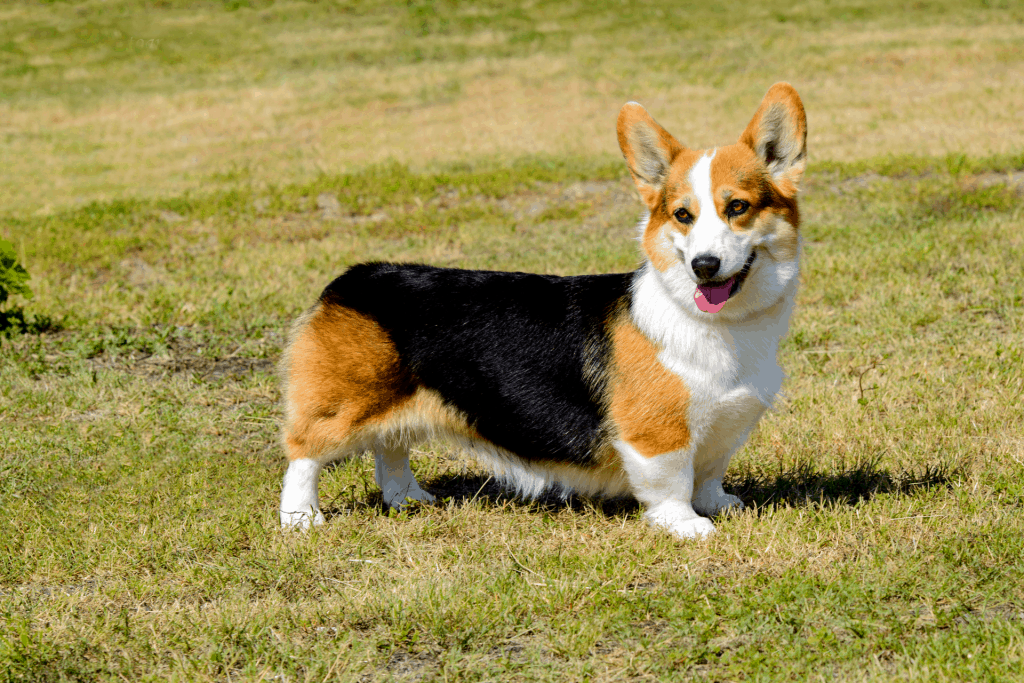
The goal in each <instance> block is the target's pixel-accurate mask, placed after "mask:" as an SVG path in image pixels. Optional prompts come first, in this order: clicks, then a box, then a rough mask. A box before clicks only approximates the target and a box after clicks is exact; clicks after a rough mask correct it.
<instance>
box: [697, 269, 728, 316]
mask: <svg viewBox="0 0 1024 683" xmlns="http://www.w3.org/2000/svg"><path fill="white" fill-rule="evenodd" d="M735 280H736V278H735V277H731V278H729V279H728V280H726V281H725V282H723V283H722V284H720V285H715V286H714V287H709V286H708V285H697V291H696V292H694V293H693V301H694V303H696V304H697V308H699V309H700V310H702V311H704V312H705V313H718V312H719V311H720V310H722V306H725V302H726V301H728V300H729V290H731V289H732V283H733V282H734V281H735Z"/></svg>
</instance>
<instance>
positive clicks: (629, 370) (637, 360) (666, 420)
mask: <svg viewBox="0 0 1024 683" xmlns="http://www.w3.org/2000/svg"><path fill="white" fill-rule="evenodd" d="M612 349H613V352H612V354H613V367H612V373H611V374H612V376H611V382H610V388H611V401H610V404H609V412H610V414H611V417H612V420H613V421H614V422H615V425H616V427H617V428H618V438H620V439H622V440H623V441H625V442H626V443H628V444H629V445H630V446H632V447H633V448H635V449H636V451H637V452H638V453H640V454H641V455H643V456H644V457H648V458H650V457H654V456H656V455H661V454H662V453H668V452H671V451H675V450H679V449H680V448H686V446H687V445H689V443H690V428H689V425H688V424H687V409H688V406H689V402H690V392H689V391H688V390H687V388H686V385H685V384H684V383H683V381H682V380H681V379H680V378H679V377H678V376H677V375H675V374H673V373H671V372H670V371H669V370H667V369H666V368H665V366H663V365H662V364H661V362H660V361H658V347H657V346H655V345H654V344H653V343H652V342H651V341H650V340H649V339H648V338H647V337H645V336H644V335H643V334H642V333H641V332H640V330H638V329H637V328H636V326H635V325H633V323H632V321H630V320H629V318H628V316H627V315H621V317H620V318H619V319H618V320H616V321H615V322H613V324H612Z"/></svg>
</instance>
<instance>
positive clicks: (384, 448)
mask: <svg viewBox="0 0 1024 683" xmlns="http://www.w3.org/2000/svg"><path fill="white" fill-rule="evenodd" d="M374 458H375V461H374V467H373V475H374V479H376V480H377V485H378V486H380V490H381V493H382V494H383V495H384V504H385V505H388V506H389V507H393V508H395V509H397V510H401V509H402V507H403V506H404V505H405V502H406V501H407V500H419V501H422V502H424V503H432V502H434V496H432V495H430V494H429V493H427V492H426V491H424V490H423V489H421V488H420V485H419V482H417V481H416V477H414V476H413V474H412V470H411V469H410V468H409V447H408V446H406V445H405V444H397V445H395V444H387V443H385V442H383V441H380V442H378V443H377V445H376V446H375V447H374Z"/></svg>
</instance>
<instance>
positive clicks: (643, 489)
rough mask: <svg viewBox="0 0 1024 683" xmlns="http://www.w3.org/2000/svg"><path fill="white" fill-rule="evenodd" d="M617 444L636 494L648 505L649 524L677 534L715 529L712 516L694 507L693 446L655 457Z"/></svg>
mask: <svg viewBox="0 0 1024 683" xmlns="http://www.w3.org/2000/svg"><path fill="white" fill-rule="evenodd" d="M615 448H616V450H618V452H619V455H620V457H621V458H622V464H623V468H624V469H625V470H626V476H627V477H628V478H629V484H630V487H631V488H632V490H633V495H634V496H635V497H636V499H637V500H639V501H640V502H641V503H643V504H644V506H645V507H646V508H647V511H646V512H645V513H644V518H645V519H646V520H647V523H648V524H650V525H651V526H654V527H658V528H661V529H665V530H667V531H668V532H669V533H671V534H673V535H674V536H676V537H677V538H701V537H703V536H707V535H708V534H710V533H712V532H714V530H715V525H714V524H712V523H711V520H710V519H708V518H707V517H701V516H700V515H698V514H697V512H696V511H695V510H694V509H693V502H692V499H693V455H694V449H693V448H692V447H691V448H684V449H680V450H678V451H672V452H669V453H663V454H661V455H655V456H653V457H647V456H644V455H641V454H640V453H639V452H638V451H637V450H636V449H635V448H633V447H632V446H630V445H629V444H628V443H626V442H624V441H618V442H616V444H615Z"/></svg>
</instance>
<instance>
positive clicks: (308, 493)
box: [281, 458, 324, 529]
mask: <svg viewBox="0 0 1024 683" xmlns="http://www.w3.org/2000/svg"><path fill="white" fill-rule="evenodd" d="M322 468H323V466H322V465H321V464H320V463H319V462H318V461H316V460H314V459H313V458H301V459H299V460H292V461H291V462H290V463H288V469H287V471H286V472H285V473H284V483H283V485H282V487H281V527H282V528H285V529H296V528H297V529H308V528H309V527H310V526H319V525H321V524H323V523H324V515H323V513H322V512H320V494H319V482H320V470H321V469H322Z"/></svg>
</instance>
